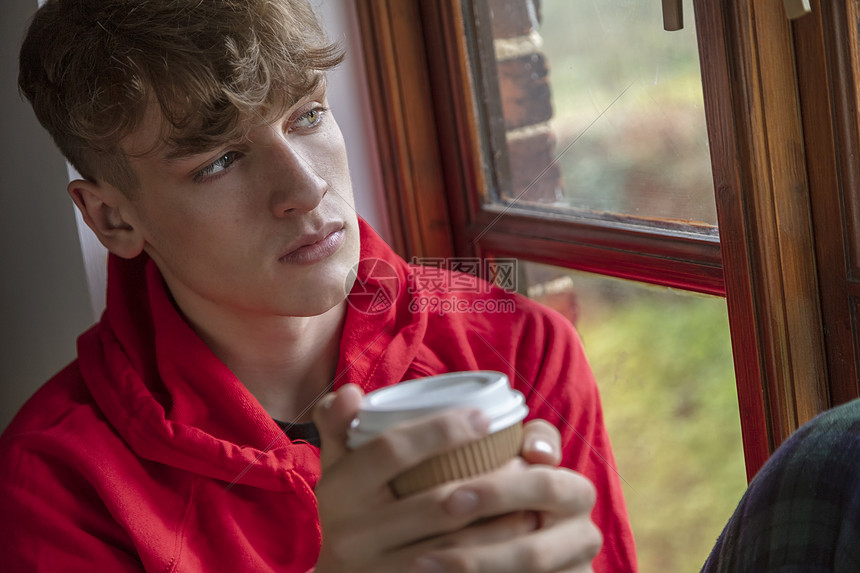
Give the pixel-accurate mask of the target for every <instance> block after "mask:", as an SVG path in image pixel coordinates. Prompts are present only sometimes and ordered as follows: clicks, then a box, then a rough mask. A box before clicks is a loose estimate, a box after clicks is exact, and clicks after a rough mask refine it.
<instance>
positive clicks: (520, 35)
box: [478, 0, 716, 235]
mask: <svg viewBox="0 0 860 573" xmlns="http://www.w3.org/2000/svg"><path fill="white" fill-rule="evenodd" d="M483 1H485V2H487V6H488V9H489V14H490V17H491V21H492V37H493V38H492V51H493V57H494V58H495V64H496V65H495V69H496V71H497V73H498V82H497V89H498V97H499V98H500V106H501V111H502V114H503V116H504V120H505V122H504V124H505V126H504V131H505V135H504V137H503V140H504V143H503V145H504V146H505V148H506V149H505V152H502V153H496V157H500V156H501V157H503V156H504V155H507V165H505V161H504V160H502V161H499V165H498V166H497V168H498V169H499V170H500V171H501V172H502V173H500V174H499V182H500V186H499V193H498V194H497V195H496V199H497V200H500V201H502V202H507V203H510V202H512V201H516V204H517V206H519V207H528V208H535V209H544V210H547V209H549V210H562V211H564V212H566V213H568V214H574V215H576V216H581V217H586V218H599V219H608V220H617V219H618V218H619V215H622V216H629V221H632V222H635V223H640V224H648V225H656V226H669V227H672V226H677V225H683V224H684V223H687V222H692V223H696V232H699V233H702V234H705V235H714V234H716V228H715V225H716V207H715V200H714V193H713V182H712V178H711V170H710V155H709V149H708V139H707V132H706V125H705V115H704V107H703V96H702V84H701V76H700V72H699V60H698V51H697V45H696V35H695V23H694V21H693V8H692V0H686V1H685V2H684V8H685V15H686V26H685V28H684V29H683V30H680V31H676V32H666V31H665V30H663V22H662V12H661V3H660V2H659V1H657V0H599V1H595V0H483ZM478 26H479V28H480V22H479V23H478ZM487 34H488V33H487V31H486V30H485V31H481V30H480V29H479V35H484V36H485V39H484V40H483V41H482V42H478V45H479V46H483V47H480V48H478V49H479V50H483V51H487V50H489V49H490V47H489V43H488V42H489V40H487V39H486V35H487ZM482 69H487V70H492V69H493V67H492V66H483V67H482ZM484 85H485V86H486V87H487V89H489V90H492V89H494V86H496V82H494V81H492V80H490V81H485V82H484ZM489 113H490V114H492V113H493V112H492V110H490V111H489ZM490 123H491V124H493V122H492V121H491V122H490ZM495 140H496V141H502V138H499V137H497V138H496V139H495ZM506 170H507V173H508V174H507V175H506V174H505V172H506ZM655 219H657V220H655ZM701 223H704V224H705V225H701ZM709 226H710V227H709Z"/></svg>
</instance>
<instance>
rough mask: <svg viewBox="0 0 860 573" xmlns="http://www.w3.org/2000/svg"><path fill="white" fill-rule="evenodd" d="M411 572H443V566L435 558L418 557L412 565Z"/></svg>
mask: <svg viewBox="0 0 860 573" xmlns="http://www.w3.org/2000/svg"><path fill="white" fill-rule="evenodd" d="M412 571H413V573H443V572H444V571H445V568H444V567H442V564H441V563H439V562H438V561H436V560H435V559H430V558H429V557H419V558H418V559H416V560H415V564H414V565H413V566H412Z"/></svg>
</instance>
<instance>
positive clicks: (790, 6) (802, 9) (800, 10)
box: [782, 0, 812, 20]
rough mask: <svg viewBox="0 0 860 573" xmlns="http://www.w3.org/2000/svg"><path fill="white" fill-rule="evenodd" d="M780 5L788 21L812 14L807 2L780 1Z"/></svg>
mask: <svg viewBox="0 0 860 573" xmlns="http://www.w3.org/2000/svg"><path fill="white" fill-rule="evenodd" d="M782 4H783V6H785V15H786V16H788V19H789V20H796V19H798V18H800V17H801V16H806V15H807V14H809V13H810V12H812V8H810V6H809V0H782Z"/></svg>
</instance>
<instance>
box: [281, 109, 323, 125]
mask: <svg viewBox="0 0 860 573" xmlns="http://www.w3.org/2000/svg"><path fill="white" fill-rule="evenodd" d="M326 111H328V110H327V109H326V108H324V107H315V108H314V109H312V110H310V111H306V112H305V113H303V114H302V115H300V116H299V117H298V118H296V121H295V122H293V125H292V126H291V127H290V131H292V130H293V129H307V128H310V127H316V126H317V125H319V123H320V122H321V121H322V118H323V114H324V113H325V112H326Z"/></svg>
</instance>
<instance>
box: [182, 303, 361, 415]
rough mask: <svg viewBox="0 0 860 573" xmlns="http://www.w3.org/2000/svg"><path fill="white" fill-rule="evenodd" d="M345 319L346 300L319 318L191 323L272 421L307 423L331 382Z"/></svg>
mask: <svg viewBox="0 0 860 573" xmlns="http://www.w3.org/2000/svg"><path fill="white" fill-rule="evenodd" d="M345 315H346V303H345V302H344V303H341V304H339V305H337V306H335V307H334V308H332V309H331V310H329V311H327V312H325V313H323V314H321V315H319V316H311V317H293V316H289V317H283V316H277V317H258V319H257V320H246V319H236V320H231V317H221V320H216V321H214V322H210V323H208V324H206V325H202V324H196V323H194V321H193V320H192V321H191V322H192V324H193V326H194V328H195V330H196V331H197V333H198V335H199V336H200V337H201V338H202V339H203V341H204V342H205V343H206V344H207V345H208V346H209V348H211V349H212V352H213V353H214V354H215V355H216V356H217V357H218V358H219V359H220V360H221V361H222V362H224V364H226V365H227V367H228V368H230V370H231V371H232V372H233V374H235V375H236V377H237V378H238V379H239V380H240V381H241V382H242V383H243V384H244V385H245V387H247V388H248V390H249V391H250V392H251V394H253V395H254V397H255V398H257V400H258V401H259V402H260V404H261V405H262V406H263V408H264V409H265V410H266V412H267V413H268V414H269V415H270V416H271V417H273V418H276V419H278V420H282V421H285V422H306V421H310V419H311V409H312V407H313V405H314V404H315V403H316V402H317V401H318V400H319V399H320V398H322V396H323V395H324V394H325V393H326V392H327V391H328V390H329V388H330V387H331V384H332V382H333V380H334V376H335V370H336V368H337V361H338V356H339V351H340V337H341V334H342V331H343V320H344V317H345Z"/></svg>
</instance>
